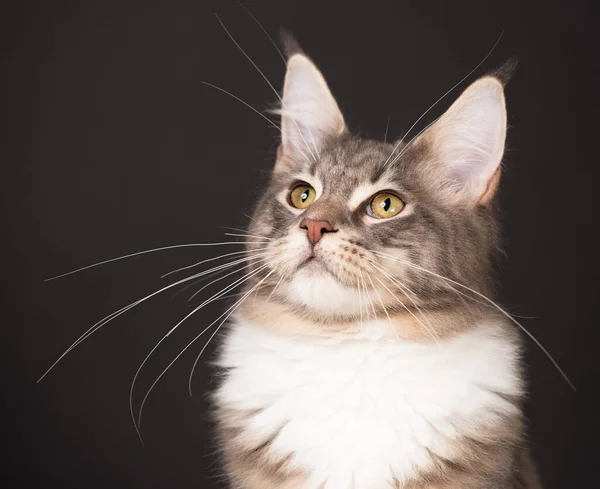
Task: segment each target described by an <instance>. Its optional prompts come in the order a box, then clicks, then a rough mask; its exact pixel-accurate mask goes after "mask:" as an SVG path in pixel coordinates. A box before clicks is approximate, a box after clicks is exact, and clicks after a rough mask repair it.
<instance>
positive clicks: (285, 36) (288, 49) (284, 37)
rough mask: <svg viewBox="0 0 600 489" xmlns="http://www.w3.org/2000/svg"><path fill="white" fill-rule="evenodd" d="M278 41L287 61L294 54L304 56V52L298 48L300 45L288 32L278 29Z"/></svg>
mask: <svg viewBox="0 0 600 489" xmlns="http://www.w3.org/2000/svg"><path fill="white" fill-rule="evenodd" d="M279 39H280V43H281V46H282V48H283V53H284V54H285V57H286V58H287V59H290V58H291V57H292V56H294V54H304V50H303V49H302V47H300V43H299V42H298V41H297V40H296V38H295V37H294V35H293V34H292V33H291V32H289V31H288V30H286V29H280V31H279Z"/></svg>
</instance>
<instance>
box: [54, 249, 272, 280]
mask: <svg viewBox="0 0 600 489" xmlns="http://www.w3.org/2000/svg"><path fill="white" fill-rule="evenodd" d="M246 243H248V242H244V241H228V242H224V243H190V244H180V245H173V246H161V247H160V248H152V249H151V250H144V251H137V252H135V253H130V254H128V255H123V256H118V257H116V258H111V259H109V260H104V261H100V262H97V263H92V264H91V265H87V266H85V267H81V268H78V269H77V270H71V271H70V272H67V273H62V274H60V275H56V276H54V277H50V278H47V279H46V280H44V282H50V281H51V280H56V279H57V278H61V277H66V276H67V275H72V274H74V273H77V272H81V271H83V270H88V269H89V268H93V267H99V266H100V265H104V264H106V263H111V262H113V261H119V260H124V259H125V258H132V257H134V256H139V255H145V254H147V253H154V252H157V251H162V250H172V249H176V248H191V247H196V246H221V245H244V244H246ZM249 243H250V244H264V243H262V242H258V243H256V242H249Z"/></svg>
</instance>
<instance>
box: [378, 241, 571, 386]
mask: <svg viewBox="0 0 600 489" xmlns="http://www.w3.org/2000/svg"><path fill="white" fill-rule="evenodd" d="M369 251H371V253H374V254H376V255H379V256H382V257H384V258H387V259H388V260H392V261H396V262H398V263H402V264H404V265H406V266H409V267H412V268H414V269H416V270H421V271H422V272H425V273H429V274H431V275H433V276H435V277H438V278H439V279H441V280H444V281H447V282H450V283H453V284H454V285H457V286H459V287H462V288H463V289H466V290H468V291H469V292H472V293H473V294H475V295H477V296H479V297H481V298H482V299H483V300H485V301H487V302H489V303H490V304H491V305H493V306H494V307H495V308H496V309H497V310H498V311H500V312H501V313H502V314H503V315H504V316H506V317H507V318H508V319H509V320H510V321H512V322H513V323H514V324H515V325H516V326H518V327H519V328H520V329H521V331H523V332H524V333H525V334H526V335H527V336H528V337H529V338H530V339H531V340H532V341H533V342H534V343H535V344H536V345H537V346H538V348H539V349H540V350H542V352H543V353H544V354H545V355H546V357H547V358H548V360H550V362H552V364H553V365H554V367H555V368H556V370H557V371H558V372H559V373H560V375H561V376H562V377H563V379H565V381H566V382H567V384H569V386H570V387H571V389H573V390H574V391H576V390H577V389H575V386H574V385H573V383H572V382H571V381H570V380H569V377H567V374H565V372H563V370H562V369H561V368H560V366H559V365H558V363H557V361H556V360H554V358H553V357H552V355H550V353H549V352H548V350H546V348H544V346H543V345H542V344H541V343H540V342H539V341H538V340H537V338H536V337H535V336H533V334H531V333H530V332H529V331H528V330H527V329H526V328H525V326H523V325H522V324H521V323H519V322H518V321H517V320H516V319H515V318H513V317H512V316H511V315H510V314H509V313H508V312H506V311H505V310H504V309H502V308H501V307H500V306H499V305H498V304H496V303H495V302H494V301H492V300H491V299H490V298H489V297H487V296H485V295H484V294H482V293H481V292H478V291H476V290H475V289H472V288H471V287H467V286H466V285H463V284H461V283H460V282H456V281H455V280H452V279H450V278H448V277H444V276H442V275H439V274H437V273H435V272H432V271H431V270H427V269H426V268H423V267H421V266H419V265H415V264H414V263H410V262H407V261H404V260H399V259H397V258H394V257H390V256H388V255H385V254H384V253H380V252H378V251H373V250H369Z"/></svg>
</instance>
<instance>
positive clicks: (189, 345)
mask: <svg viewBox="0 0 600 489" xmlns="http://www.w3.org/2000/svg"><path fill="white" fill-rule="evenodd" d="M271 273H273V272H269V275H270V274H271ZM269 275H267V276H266V277H265V278H264V279H263V280H265V279H266V278H267V277H268V276H269ZM260 283H262V281H261V282H259V284H260ZM257 285H258V284H257ZM255 287H256V285H255V286H254V287H252V288H251V289H250V290H249V291H248V292H247V293H246V294H244V296H243V297H242V298H241V299H240V300H238V301H237V302H236V303H235V304H234V305H233V306H231V307H230V308H229V309H227V311H225V312H224V313H223V314H221V316H219V317H218V318H217V319H216V320H215V321H213V322H212V323H211V324H209V325H208V326H207V327H206V328H204V329H203V330H202V331H201V332H200V333H199V334H198V335H197V336H196V337H195V338H194V339H193V340H192V341H191V342H190V343H188V345H187V346H186V347H185V348H184V349H183V350H181V352H180V353H179V354H178V355H177V356H176V357H175V358H174V359H173V360H172V361H171V362H170V363H169V364H168V365H167V367H166V368H165V369H164V370H163V371H162V372H161V374H160V375H159V376H158V378H157V379H156V380H155V381H154V382H153V384H152V385H151V386H150V388H149V389H148V391H147V392H146V395H145V396H144V398H143V400H142V403H141V404H140V411H139V415H138V422H137V426H138V428H139V427H140V426H141V421H142V412H143V410H144V405H145V404H146V400H147V399H148V396H149V395H150V393H151V392H152V390H153V389H154V386H155V385H156V384H157V383H158V381H159V380H160V379H161V378H162V377H163V376H164V375H165V373H167V371H168V370H169V369H170V368H171V366H172V365H173V364H174V363H175V362H176V361H177V360H178V359H179V358H180V357H181V355H183V354H184V353H185V352H186V351H187V349H188V348H190V347H191V346H192V345H193V344H194V343H195V342H196V340H197V339H198V338H200V336H202V335H203V334H204V333H205V332H206V331H208V330H209V329H210V328H211V327H212V326H213V325H214V324H215V323H216V322H217V321H218V320H219V319H221V318H222V317H223V316H225V315H226V314H227V313H229V312H233V311H235V309H237V306H239V305H240V304H241V303H242V302H243V301H244V299H246V297H248V295H250V294H251V293H252V292H253V291H254V289H255ZM196 310H197V309H194V310H193V311H192V312H191V313H190V314H188V315H187V316H186V317H185V318H184V319H183V321H185V320H186V319H187V318H189V317H190V316H191V315H192V314H194V313H195V312H196ZM227 318H229V316H227V317H226V318H225V319H227ZM179 324H181V322H180V323H179Z"/></svg>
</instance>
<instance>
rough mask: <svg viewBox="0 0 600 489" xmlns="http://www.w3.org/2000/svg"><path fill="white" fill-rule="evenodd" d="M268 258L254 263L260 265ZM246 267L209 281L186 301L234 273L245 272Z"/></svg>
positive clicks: (267, 257)
mask: <svg viewBox="0 0 600 489" xmlns="http://www.w3.org/2000/svg"><path fill="white" fill-rule="evenodd" d="M269 258H270V257H269V256H266V257H264V258H259V259H258V260H257V261H256V262H255V263H261V262H264V261H266V260H268V259H269ZM252 259H254V257H253V258H251V260H252ZM248 261H250V260H248ZM246 267H247V265H244V266H243V267H240V268H237V269H236V270H234V271H233V272H229V273H228V274H227V275H223V276H222V277H219V278H216V279H214V280H211V281H210V282H208V283H207V284H206V285H204V286H203V287H201V288H200V289H198V290H197V291H196V292H194V294H193V295H192V296H191V297H190V298H189V299H188V302H190V301H191V300H192V299H193V298H194V297H196V296H197V295H198V294H199V293H200V292H202V291H203V290H205V289H206V288H208V287H210V286H211V285H212V284H214V283H216V282H219V281H221V280H223V279H224V278H227V277H229V276H231V275H233V274H234V273H238V272H241V271H243V270H245V269H246Z"/></svg>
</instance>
